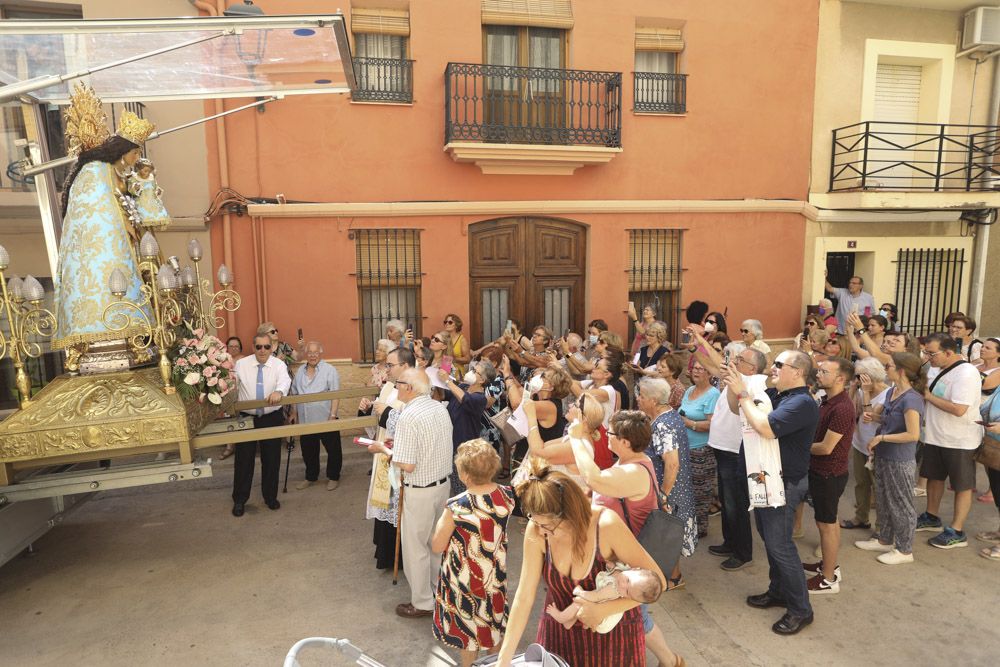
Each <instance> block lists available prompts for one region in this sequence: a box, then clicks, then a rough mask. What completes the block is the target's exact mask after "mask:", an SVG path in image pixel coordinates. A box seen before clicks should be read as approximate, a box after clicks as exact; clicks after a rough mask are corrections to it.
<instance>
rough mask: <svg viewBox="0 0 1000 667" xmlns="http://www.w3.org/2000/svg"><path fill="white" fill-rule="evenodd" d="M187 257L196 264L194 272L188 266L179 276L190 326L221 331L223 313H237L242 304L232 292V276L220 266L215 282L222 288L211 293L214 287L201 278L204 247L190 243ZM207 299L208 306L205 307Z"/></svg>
mask: <svg viewBox="0 0 1000 667" xmlns="http://www.w3.org/2000/svg"><path fill="white" fill-rule="evenodd" d="M187 250H188V257H190V258H191V261H192V262H193V263H194V269H192V268H191V267H190V266H185V267H184V269H183V270H182V271H181V272H180V280H181V283H182V284H183V285H184V290H183V299H184V305H185V306H186V309H185V310H186V311H187V313H189V315H190V318H191V319H190V320H189V321H188V326H189V327H191V329H192V330H194V329H205V330H206V331H207V330H208V329H209V327H211V328H213V329H216V330H218V329H221V328H222V327H223V326H225V324H226V320H225V319H224V318H223V317H222V315H221V314H216V313H221V312H222V311H225V312H229V313H235V312H236V311H237V310H238V309H239V307H240V304H241V302H242V300H241V299H240V295H239V293H238V292H237V291H236V290H234V289H232V287H231V285H232V284H233V274H232V272H231V271H230V270H229V267H227V266H226V265H225V264H220V265H219V271H218V273H217V274H216V279H217V280H218V282H219V285H220V286H221V287H222V289H220V290H219V291H218V292H213V291H212V283H211V281H210V280H209V279H208V278H205V279H202V277H201V260H202V257H203V254H202V251H201V243H199V242H198V239H191V240H190V241H189V242H188V247H187ZM206 298H207V300H208V305H207V306H206V305H205V303H206V301H205V300H206Z"/></svg>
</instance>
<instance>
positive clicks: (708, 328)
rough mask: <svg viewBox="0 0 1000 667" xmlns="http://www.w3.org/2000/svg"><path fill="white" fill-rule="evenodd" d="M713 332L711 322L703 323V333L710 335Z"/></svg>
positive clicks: (713, 328)
mask: <svg viewBox="0 0 1000 667" xmlns="http://www.w3.org/2000/svg"><path fill="white" fill-rule="evenodd" d="M713 331H715V324H713V323H712V322H705V333H712V332H713Z"/></svg>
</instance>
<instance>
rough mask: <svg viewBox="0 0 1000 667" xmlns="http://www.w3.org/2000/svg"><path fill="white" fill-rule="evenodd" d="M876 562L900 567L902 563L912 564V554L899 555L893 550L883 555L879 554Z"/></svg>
mask: <svg viewBox="0 0 1000 667" xmlns="http://www.w3.org/2000/svg"><path fill="white" fill-rule="evenodd" d="M876 560H877V561H878V562H880V563H885V564H886V565H902V564H903V563H912V562H913V554H912V553H909V554H904V553H901V552H900V551H899V550H898V549H893V550H892V551H888V552H886V553H884V554H879V556H878V558H876Z"/></svg>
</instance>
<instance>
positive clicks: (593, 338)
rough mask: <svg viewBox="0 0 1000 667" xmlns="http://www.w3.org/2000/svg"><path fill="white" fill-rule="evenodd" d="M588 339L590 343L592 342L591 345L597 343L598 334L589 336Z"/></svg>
mask: <svg viewBox="0 0 1000 667" xmlns="http://www.w3.org/2000/svg"><path fill="white" fill-rule="evenodd" d="M587 341H588V342H589V343H590V344H591V345H597V336H588V337H587Z"/></svg>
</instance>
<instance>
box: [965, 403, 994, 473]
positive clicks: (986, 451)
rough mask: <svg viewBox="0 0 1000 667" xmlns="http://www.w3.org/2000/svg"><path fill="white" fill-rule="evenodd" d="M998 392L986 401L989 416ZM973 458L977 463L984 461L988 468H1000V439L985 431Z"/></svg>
mask: <svg viewBox="0 0 1000 667" xmlns="http://www.w3.org/2000/svg"><path fill="white" fill-rule="evenodd" d="M997 394H1000V391H994V392H993V395H992V396H990V400H989V401H987V403H986V414H987V416H989V414H990V410H991V409H992V408H993V401H995V400H996V398H997ZM972 458H973V459H974V460H975V461H976V463H982V464H983V465H984V466H986V467H987V468H991V469H993V470H1000V441H998V440H996V439H994V438H991V437H990V436H988V435H986V434H985V433H984V434H983V442H982V444H981V445H979V449H977V450H976V453H975V454H974V455H973V457H972Z"/></svg>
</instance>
